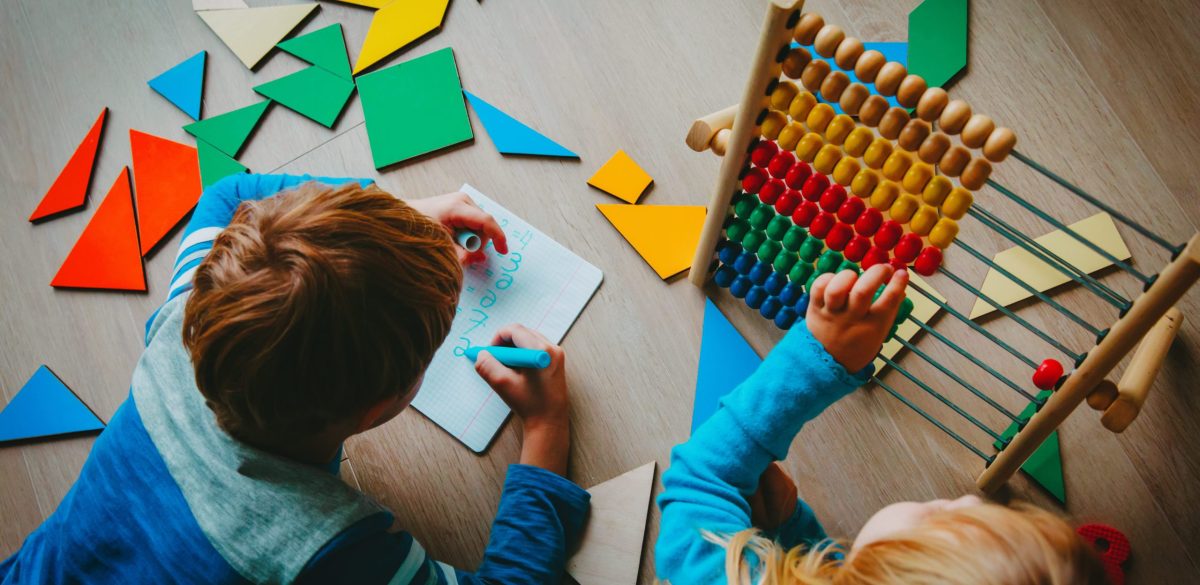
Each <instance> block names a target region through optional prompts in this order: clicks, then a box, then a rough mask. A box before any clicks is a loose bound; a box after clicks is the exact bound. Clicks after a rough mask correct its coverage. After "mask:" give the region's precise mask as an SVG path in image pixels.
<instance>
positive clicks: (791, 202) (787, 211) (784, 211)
mask: <svg viewBox="0 0 1200 585" xmlns="http://www.w3.org/2000/svg"><path fill="white" fill-rule="evenodd" d="M801 201H803V199H801V198H800V192H799V191H797V190H795V189H788V190H787V191H784V192H783V195H780V196H779V199H776V200H775V211H777V212H779V215H791V214H792V212H793V211H796V206H798V205H800V202H801Z"/></svg>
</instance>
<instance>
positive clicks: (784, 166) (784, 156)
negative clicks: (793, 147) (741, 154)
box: [767, 150, 796, 179]
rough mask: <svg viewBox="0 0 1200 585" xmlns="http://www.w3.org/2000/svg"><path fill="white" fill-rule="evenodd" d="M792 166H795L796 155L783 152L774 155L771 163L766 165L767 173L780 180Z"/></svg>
mask: <svg viewBox="0 0 1200 585" xmlns="http://www.w3.org/2000/svg"><path fill="white" fill-rule="evenodd" d="M794 164H796V155H794V154H792V153H790V152H788V151H786V150H785V151H783V152H780V153H779V154H777V155H775V157H774V158H772V159H771V162H769V163H767V172H769V173H771V176H772V177H779V178H781V179H782V178H783V176H784V175H786V174H787V172H788V169H790V168H792V165H794Z"/></svg>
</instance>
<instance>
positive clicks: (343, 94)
mask: <svg viewBox="0 0 1200 585" xmlns="http://www.w3.org/2000/svg"><path fill="white" fill-rule="evenodd" d="M254 91H256V92H258V93H260V94H262V95H264V96H266V97H269V98H271V99H272V100H274V101H276V102H279V103H280V104H281V105H283V106H284V107H286V108H288V109H291V110H293V111H295V112H296V113H298V114H300V115H302V116H304V117H306V118H308V119H310V120H313V121H315V122H317V123H319V124H321V125H323V126H325V127H326V128H332V127H333V124H334V122H337V119H338V116H339V115H340V114H341V113H342V109H343V108H344V107H345V106H346V103H347V102H349V101H350V94H351V93H354V82H353V81H350V80H349V79H343V78H341V77H338V76H337V75H334V74H333V73H330V72H328V71H326V70H324V69H322V68H320V67H317V66H316V65H314V66H312V67H309V68H307V69H301V70H300V71H297V72H295V73H292V74H290V75H285V76H284V77H280V78H279V79H276V80H274V81H268V82H266V83H264V84H262V85H256V86H254Z"/></svg>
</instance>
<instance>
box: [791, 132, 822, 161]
mask: <svg viewBox="0 0 1200 585" xmlns="http://www.w3.org/2000/svg"><path fill="white" fill-rule="evenodd" d="M822 146H825V139H823V138H821V135H820V134H817V133H816V132H809V133H808V134H805V135H804V138H801V139H800V143H799V144H797V145H796V156H797V157H800V160H802V161H804V162H807V163H811V162H812V161H813V158H815V157H816V156H817V151H819V150H821V147H822Z"/></svg>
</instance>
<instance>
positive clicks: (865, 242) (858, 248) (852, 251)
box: [842, 235, 871, 268]
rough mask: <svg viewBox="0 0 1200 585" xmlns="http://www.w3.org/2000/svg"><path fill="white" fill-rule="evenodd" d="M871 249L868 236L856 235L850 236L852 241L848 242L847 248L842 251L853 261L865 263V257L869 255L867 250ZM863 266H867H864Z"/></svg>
mask: <svg viewBox="0 0 1200 585" xmlns="http://www.w3.org/2000/svg"><path fill="white" fill-rule="evenodd" d="M870 249H871V240H870V239H868V238H867V237H866V236H862V235H855V236H854V237H853V238H850V243H849V244H846V250H845V251H843V252H842V255H843V256H845V257H846V259H847V260H849V261H851V262H863V263H865V262H866V260H864V258H865V257H866V255H867V250H870ZM863 268H866V267H865V266H864V267H863Z"/></svg>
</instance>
